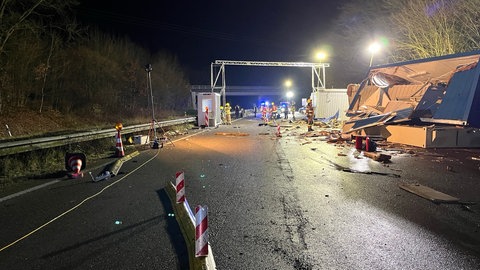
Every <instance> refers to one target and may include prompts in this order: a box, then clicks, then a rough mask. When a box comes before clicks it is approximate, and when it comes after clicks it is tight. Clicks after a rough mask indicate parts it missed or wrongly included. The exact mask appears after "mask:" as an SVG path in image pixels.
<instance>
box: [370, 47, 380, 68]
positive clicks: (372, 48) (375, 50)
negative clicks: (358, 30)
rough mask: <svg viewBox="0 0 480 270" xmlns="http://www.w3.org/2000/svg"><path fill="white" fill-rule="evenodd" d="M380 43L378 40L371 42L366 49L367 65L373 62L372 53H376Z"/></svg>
mask: <svg viewBox="0 0 480 270" xmlns="http://www.w3.org/2000/svg"><path fill="white" fill-rule="evenodd" d="M381 48H382V47H381V45H380V43H378V42H373V43H371V44H370V45H369V46H368V51H369V52H370V65H369V67H371V66H372V63H373V55H374V54H376V53H377V52H378V51H380V49H381Z"/></svg>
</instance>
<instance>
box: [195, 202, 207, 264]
mask: <svg viewBox="0 0 480 270" xmlns="http://www.w3.org/2000/svg"><path fill="white" fill-rule="evenodd" d="M201 256H208V217H207V207H206V206H205V207H202V206H200V205H198V206H197V207H196V208H195V257H201Z"/></svg>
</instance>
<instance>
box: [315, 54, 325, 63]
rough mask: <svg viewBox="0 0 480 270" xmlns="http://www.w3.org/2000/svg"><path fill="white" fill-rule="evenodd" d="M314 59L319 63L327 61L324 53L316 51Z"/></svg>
mask: <svg viewBox="0 0 480 270" xmlns="http://www.w3.org/2000/svg"><path fill="white" fill-rule="evenodd" d="M315 59H316V60H318V61H320V62H323V61H325V59H327V53H326V52H324V51H318V52H316V53H315Z"/></svg>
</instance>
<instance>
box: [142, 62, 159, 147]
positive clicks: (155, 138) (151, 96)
mask: <svg viewBox="0 0 480 270" xmlns="http://www.w3.org/2000/svg"><path fill="white" fill-rule="evenodd" d="M145 71H146V72H147V77H148V84H149V87H150V99H151V102H152V128H153V139H154V140H157V129H156V128H155V107H154V106H153V89H152V76H151V75H150V73H151V72H152V65H151V64H147V65H145Z"/></svg>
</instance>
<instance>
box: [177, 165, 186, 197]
mask: <svg viewBox="0 0 480 270" xmlns="http://www.w3.org/2000/svg"><path fill="white" fill-rule="evenodd" d="M184 175H185V174H184V173H183V172H177V173H176V174H175V177H176V186H175V189H176V190H177V203H183V202H184V201H185V177H184Z"/></svg>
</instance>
